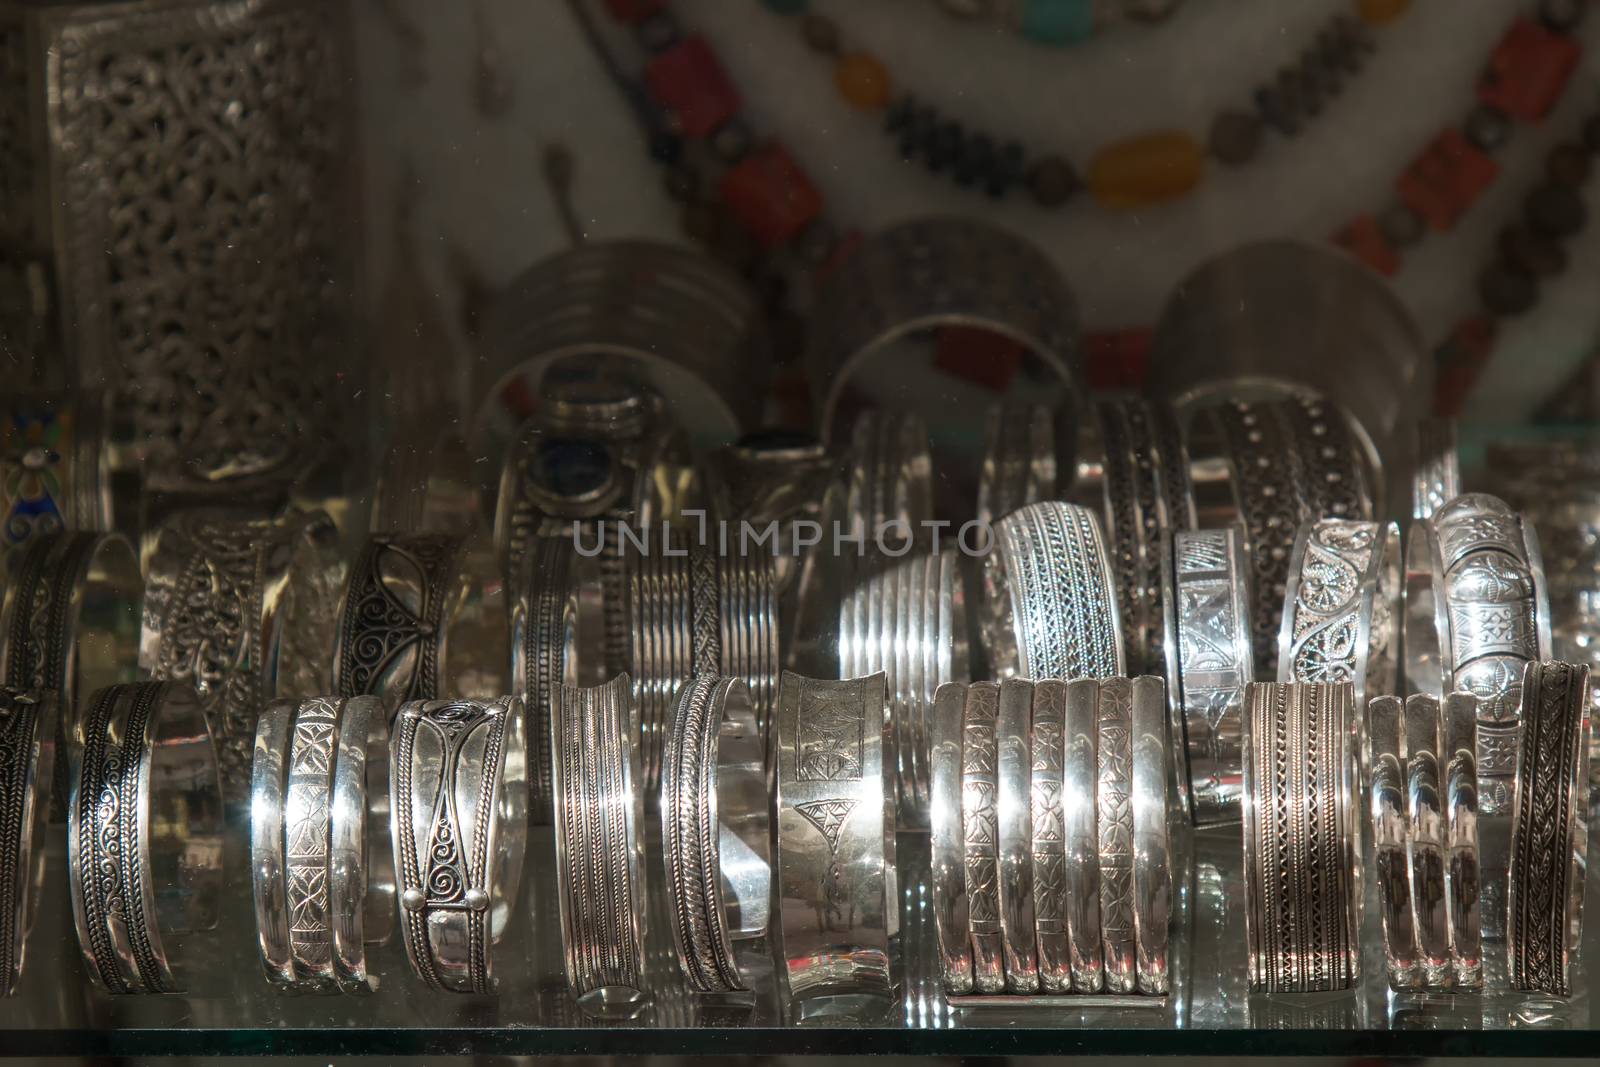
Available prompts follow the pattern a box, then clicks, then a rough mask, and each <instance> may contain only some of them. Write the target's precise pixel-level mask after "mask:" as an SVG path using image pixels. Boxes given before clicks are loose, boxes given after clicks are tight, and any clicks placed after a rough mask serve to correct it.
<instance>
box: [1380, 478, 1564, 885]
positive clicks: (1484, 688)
mask: <svg viewBox="0 0 1600 1067" xmlns="http://www.w3.org/2000/svg"><path fill="white" fill-rule="evenodd" d="M1402 643H1403V645H1404V648H1405V656H1406V684H1407V688H1409V689H1411V690H1412V691H1414V692H1419V693H1427V694H1428V695H1430V696H1434V697H1442V696H1443V695H1444V694H1446V693H1451V692H1455V691H1457V690H1464V691H1466V692H1469V693H1472V694H1473V695H1474V696H1476V697H1477V698H1478V780H1479V781H1478V786H1479V795H1478V803H1479V810H1480V812H1481V813H1482V814H1484V815H1487V816H1499V815H1501V814H1503V813H1504V812H1506V811H1508V810H1509V808H1510V803H1511V779H1512V776H1513V774H1514V773H1515V769H1516V763H1517V752H1518V747H1519V743H1520V742H1519V739H1520V737H1521V732H1522V722H1521V718H1520V716H1521V707H1522V673H1523V669H1524V667H1525V665H1526V664H1527V663H1528V662H1530V661H1532V660H1536V659H1548V658H1549V657H1550V610H1549V598H1548V595H1547V593H1546V591H1545V585H1544V567H1543V564H1542V562H1541V561H1540V558H1539V547H1538V538H1537V537H1536V536H1535V534H1534V531H1533V528H1532V527H1531V526H1530V525H1529V524H1528V523H1526V522H1525V521H1523V519H1522V518H1521V517H1520V516H1518V515H1517V514H1516V513H1515V512H1513V511H1512V510H1511V509H1510V508H1509V507H1507V506H1506V504H1505V502H1504V501H1501V500H1499V499H1498V498H1496V497H1492V496H1488V495H1486V494H1483V493H1467V494H1465V495H1463V496H1459V497H1457V498H1456V499H1454V500H1452V501H1451V502H1450V503H1449V504H1447V505H1445V506H1444V507H1443V508H1441V509H1440V510H1439V511H1437V512H1435V513H1434V515H1433V517H1432V518H1431V519H1429V520H1427V521H1426V522H1418V523H1413V524H1412V527H1411V536H1410V539H1409V540H1408V542H1407V546H1406V587H1405V632H1404V635H1403V638H1402ZM1489 859H1490V857H1485V861H1486V862H1488V861H1489ZM1496 865H1498V861H1497V862H1496ZM1491 869H1492V868H1491ZM1485 888H1486V889H1487V888H1491V887H1490V886H1486V887H1485ZM1485 914H1486V916H1487V915H1489V914H1490V913H1489V912H1486V913H1485Z"/></svg>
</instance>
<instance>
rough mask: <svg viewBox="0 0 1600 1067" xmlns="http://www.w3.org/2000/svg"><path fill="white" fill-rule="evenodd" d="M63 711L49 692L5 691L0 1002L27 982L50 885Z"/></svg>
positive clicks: (0, 721) (1, 698) (1, 714)
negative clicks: (34, 931) (28, 944)
mask: <svg viewBox="0 0 1600 1067" xmlns="http://www.w3.org/2000/svg"><path fill="white" fill-rule="evenodd" d="M59 706H60V705H59V702H58V701H57V699H56V697H55V695H54V694H53V693H51V692H49V691H44V692H40V693H27V692H23V691H21V690H17V689H12V688H9V687H6V688H0V997H5V996H10V995H11V994H12V993H14V992H16V991H17V989H18V988H19V983H20V982H21V981H22V963H23V958H24V957H23V946H24V941H25V940H26V938H27V936H28V931H29V929H30V928H31V927H32V925H33V914H34V909H35V908H37V907H38V904H39V899H38V894H39V891H40V890H41V889H42V888H43V886H44V873H45V846H44V834H45V821H46V818H47V816H48V813H49V811H50V796H51V790H52V788H53V787H54V785H55V783H54V781H53V778H54V775H55V769H56V758H55V749H56V747H57V740H56V731H57V721H56V717H57V714H58V709H59ZM61 786H62V787H63V788H64V787H65V786H66V782H62V783H61Z"/></svg>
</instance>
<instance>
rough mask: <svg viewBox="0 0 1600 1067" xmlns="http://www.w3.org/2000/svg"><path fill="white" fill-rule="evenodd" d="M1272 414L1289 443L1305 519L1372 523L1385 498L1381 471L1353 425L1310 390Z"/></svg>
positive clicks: (1283, 402)
mask: <svg viewBox="0 0 1600 1067" xmlns="http://www.w3.org/2000/svg"><path fill="white" fill-rule="evenodd" d="M1272 410H1273V413H1274V414H1275V415H1276V416H1277V418H1278V420H1279V422H1280V423H1281V424H1282V426H1283V430H1284V437H1285V438H1286V439H1287V440H1288V441H1289V445H1290V448H1289V453H1288V459H1289V462H1290V464H1291V465H1292V467H1293V469H1294V473H1295V481H1296V483H1297V484H1298V485H1299V486H1300V489H1301V494H1302V497H1303V499H1304V501H1305V503H1306V506H1307V508H1308V509H1309V514H1308V515H1307V516H1306V518H1307V519H1308V520H1309V519H1346V520H1349V521H1352V522H1355V521H1363V520H1370V519H1371V518H1372V517H1373V500H1374V498H1376V499H1379V500H1381V499H1383V491H1382V490H1383V486H1382V468H1381V467H1380V466H1379V462H1378V454H1377V452H1376V451H1374V450H1373V449H1372V448H1371V445H1370V442H1369V441H1367V439H1366V438H1364V437H1363V436H1361V434H1360V433H1359V429H1360V428H1359V426H1357V424H1356V422H1355V420H1354V419H1353V418H1351V417H1350V415H1348V414H1347V413H1346V412H1345V410H1344V409H1343V408H1342V407H1340V406H1339V405H1338V404H1337V403H1335V402H1334V401H1332V400H1329V399H1327V398H1326V397H1324V396H1322V395H1320V394H1319V393H1316V392H1313V391H1312V390H1309V389H1296V390H1293V391H1292V393H1291V395H1289V396H1288V397H1286V398H1284V399H1282V400H1279V401H1276V402H1274V403H1273V404H1272ZM1363 446H1365V447H1363ZM1369 470H1370V471H1371V475H1372V476H1371V478H1370V480H1369V478H1368V471H1369Z"/></svg>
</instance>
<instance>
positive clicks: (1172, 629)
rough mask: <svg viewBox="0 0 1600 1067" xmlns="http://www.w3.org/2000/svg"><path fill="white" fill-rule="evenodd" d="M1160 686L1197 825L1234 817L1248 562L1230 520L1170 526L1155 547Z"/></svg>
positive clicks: (1247, 673)
mask: <svg viewBox="0 0 1600 1067" xmlns="http://www.w3.org/2000/svg"><path fill="white" fill-rule="evenodd" d="M1162 563H1163V566H1162V571H1161V596H1162V605H1163V609H1164V614H1165V616H1166V640H1165V642H1164V651H1165V653H1166V667H1167V692H1168V693H1169V694H1170V695H1171V700H1172V707H1173V711H1174V714H1175V715H1177V716H1179V720H1178V722H1177V723H1176V724H1175V727H1174V729H1173V734H1172V736H1173V739H1174V742H1175V743H1177V742H1179V741H1181V742H1182V744H1183V746H1184V752H1183V753H1182V754H1181V755H1182V757H1183V758H1184V759H1185V760H1186V761H1187V769H1188V773H1187V774H1186V775H1185V776H1184V778H1185V781H1186V783H1187V788H1185V789H1183V790H1181V791H1180V797H1181V798H1182V799H1183V800H1184V801H1185V802H1186V803H1187V806H1188V808H1189V812H1190V817H1191V818H1192V819H1193V821H1194V822H1195V824H1196V825H1198V826H1211V825H1217V824H1220V823H1230V822H1236V821H1237V820H1238V818H1239V793H1240V789H1241V778H1240V760H1241V754H1242V746H1243V741H1242V738H1241V728H1240V717H1241V714H1242V712H1241V707H1242V705H1243V701H1244V687H1245V686H1246V685H1248V684H1249V683H1250V682H1252V681H1254V680H1255V657H1254V655H1253V652H1252V649H1251V645H1250V611H1251V606H1252V600H1251V597H1250V586H1249V577H1250V572H1249V563H1248V561H1247V560H1246V558H1245V549H1244V537H1243V534H1242V532H1241V531H1240V530H1239V529H1237V528H1235V527H1228V528H1225V529H1220V530H1174V531H1172V533H1171V535H1170V537H1169V539H1168V540H1167V541H1166V542H1164V551H1163V552H1162Z"/></svg>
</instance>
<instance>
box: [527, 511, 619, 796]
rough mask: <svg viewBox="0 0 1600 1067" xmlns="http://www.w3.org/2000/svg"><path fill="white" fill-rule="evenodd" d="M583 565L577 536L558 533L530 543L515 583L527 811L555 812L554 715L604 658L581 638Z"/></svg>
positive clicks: (597, 646)
mask: <svg viewBox="0 0 1600 1067" xmlns="http://www.w3.org/2000/svg"><path fill="white" fill-rule="evenodd" d="M583 571H584V568H583V566H582V564H581V561H580V560H579V558H578V556H577V554H576V552H574V551H573V546H572V542H571V541H569V540H568V539H567V538H566V537H565V536H562V535H560V534H557V535H554V536H547V537H540V538H538V539H536V540H535V541H534V543H533V544H532V545H531V546H530V550H529V551H528V553H527V555H526V557H525V558H524V560H523V562H522V569H521V572H520V573H519V575H518V577H517V580H516V581H515V583H514V584H513V591H514V592H515V595H516V598H517V599H516V602H515V603H514V605H513V606H512V609H511V687H512V691H513V692H514V693H515V694H516V695H517V696H518V697H520V698H521V699H522V702H523V704H524V706H525V707H526V708H527V709H528V734H529V737H528V760H529V771H528V774H529V788H530V795H529V799H528V805H529V818H530V819H532V821H533V822H535V823H538V824H541V825H544V824H548V823H549V822H550V821H551V820H552V819H553V818H554V804H555V784H554V770H553V767H552V752H551V748H550V718H551V716H552V715H553V714H554V709H555V703H556V700H557V693H558V691H559V687H560V686H563V685H578V684H580V677H582V669H583V668H585V667H587V668H589V669H591V670H592V669H593V668H596V667H600V666H602V663H601V662H600V661H602V660H603V659H604V658H605V656H604V649H603V648H602V647H601V646H600V643H599V642H590V643H589V644H588V646H587V647H585V644H584V643H583V642H582V641H581V640H580V633H581V632H582V631H581V629H580V622H579V586H580V583H581V582H582V581H583Z"/></svg>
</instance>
